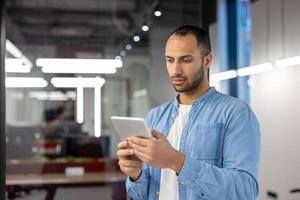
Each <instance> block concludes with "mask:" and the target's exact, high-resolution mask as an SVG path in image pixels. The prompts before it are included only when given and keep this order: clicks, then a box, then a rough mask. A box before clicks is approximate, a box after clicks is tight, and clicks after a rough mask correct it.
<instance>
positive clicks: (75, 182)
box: [6, 172, 126, 200]
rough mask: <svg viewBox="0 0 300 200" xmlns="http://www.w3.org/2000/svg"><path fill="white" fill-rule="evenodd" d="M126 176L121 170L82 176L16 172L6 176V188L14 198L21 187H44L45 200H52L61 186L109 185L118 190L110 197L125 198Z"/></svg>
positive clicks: (10, 197)
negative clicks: (115, 194)
mask: <svg viewBox="0 0 300 200" xmlns="http://www.w3.org/2000/svg"><path fill="white" fill-rule="evenodd" d="M125 180H126V176H125V175H124V174H122V173H121V172H101V173H86V174H85V175H83V176H66V175H65V174H24V175H21V174H18V175H7V176H6V189H7V191H8V193H10V194H11V195H10V196H9V199H15V198H16V197H17V196H16V195H13V194H14V193H15V192H16V190H18V189H20V187H21V188H23V189H24V190H25V191H26V190H28V191H31V190H35V189H44V190H46V191H47V195H46V198H45V199H46V200H53V199H54V197H55V192H56V190H57V188H62V187H89V186H103V185H111V186H115V187H116V186H117V188H115V189H116V190H117V192H118V197H120V198H118V197H112V199H126V191H125Z"/></svg>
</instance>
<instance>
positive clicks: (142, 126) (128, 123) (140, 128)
mask: <svg viewBox="0 0 300 200" xmlns="http://www.w3.org/2000/svg"><path fill="white" fill-rule="evenodd" d="M111 120H112V123H113V125H114V128H115V129H116V131H117V133H118V134H119V136H120V138H121V140H122V141H123V140H126V139H127V138H128V137H130V136H144V137H151V138H152V135H151V133H150V131H149V129H148V128H147V125H146V121H145V120H144V119H143V118H136V117H119V116H112V117H111Z"/></svg>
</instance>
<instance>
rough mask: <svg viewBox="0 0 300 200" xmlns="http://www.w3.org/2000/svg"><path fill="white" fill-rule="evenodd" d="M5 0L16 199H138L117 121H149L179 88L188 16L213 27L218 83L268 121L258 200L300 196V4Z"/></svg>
mask: <svg viewBox="0 0 300 200" xmlns="http://www.w3.org/2000/svg"><path fill="white" fill-rule="evenodd" d="M4 3H5V4H6V6H5V8H3V9H5V12H4V14H2V16H1V21H2V23H4V22H3V21H5V26H6V28H5V29H3V28H1V38H3V37H5V38H6V39H5V44H1V45H2V47H1V54H3V55H4V57H5V59H4V60H2V61H1V62H2V65H1V67H2V70H1V72H4V71H5V74H2V75H1V88H2V90H1V91H4V90H5V93H4V92H3V93H1V97H2V98H1V106H2V108H5V116H2V117H1V120H4V119H5V121H4V126H5V127H4V126H3V123H1V126H2V127H1V135H2V136H3V137H2V138H3V139H4V141H2V144H1V145H2V146H3V145H4V144H5V145H6V147H5V155H6V166H5V168H6V171H5V173H6V174H5V177H6V186H5V188H4V189H5V194H3V195H5V198H6V199H22V200H27V199H28V200H29V199H30V200H42V199H55V200H62V199H64V200H66V199H72V200H73V199H74V200H75V199H84V198H88V199H89V200H93V199H97V200H98V199H128V197H127V196H126V191H125V185H124V184H125V179H126V177H125V176H124V175H123V174H122V173H121V172H120V170H119V168H118V163H117V162H118V160H117V154H116V152H117V144H118V142H120V138H119V137H118V134H117V133H116V131H115V130H114V128H113V125H112V123H111V120H110V117H111V116H131V117H142V118H145V117H146V115H147V112H148V111H149V110H150V109H151V108H153V107H155V106H158V105H160V104H162V103H164V102H165V101H167V100H169V99H171V98H173V97H174V96H175V95H176V93H175V92H174V90H173V88H172V86H171V84H170V83H169V79H168V75H167V71H166V67H165V58H164V45H165V42H166V39H167V37H168V35H169V33H170V32H171V31H172V30H174V29H175V28H177V27H178V26H180V25H182V24H193V25H198V26H201V27H203V28H205V29H206V30H208V31H209V33H210V37H211V42H212V54H213V62H212V64H211V68H210V83H211V86H214V87H216V89H217V90H218V91H220V92H223V93H226V94H230V95H232V96H235V97H237V98H240V99H242V100H244V101H246V102H247V103H248V104H249V105H250V106H251V107H252V109H253V110H254V112H255V114H256V116H257V118H258V120H259V122H260V126H261V163H260V172H259V177H260V178H259V185H260V191H259V195H258V198H257V199H258V200H271V199H279V200H296V199H299V198H300V172H299V169H300V156H299V150H300V148H299V141H300V135H299V133H300V125H299V122H300V121H299V113H300V106H299V102H300V79H299V77H298V75H300V45H299V44H300V38H299V35H300V20H299V19H300V14H299V9H300V1H298V0H212V1H208V0H184V1H183V0H179V1H172V0H144V1H140V0H85V1H80V0H52V1H47V0H7V1H4ZM1 41H2V40H1ZM4 82H5V86H4V84H3V83H4ZM4 87H5V89H4ZM3 161H4V162H5V160H3Z"/></svg>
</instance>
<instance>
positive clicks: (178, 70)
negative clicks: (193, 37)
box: [174, 62, 182, 75]
mask: <svg viewBox="0 0 300 200" xmlns="http://www.w3.org/2000/svg"><path fill="white" fill-rule="evenodd" d="M174 74H175V75H180V74H182V66H181V64H180V63H179V62H175V63H174Z"/></svg>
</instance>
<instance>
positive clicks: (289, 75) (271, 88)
mask: <svg viewBox="0 0 300 200" xmlns="http://www.w3.org/2000/svg"><path fill="white" fill-rule="evenodd" d="M281 3H282V2H281V1H280V0H272V1H269V4H268V3H267V0H259V1H257V2H255V3H254V4H253V6H252V17H253V35H252V40H253V50H252V60H251V62H252V64H258V63H262V62H266V61H275V60H276V59H279V58H281V57H288V56H297V55H300V38H299V35H300V13H299V10H300V1H298V0H283V3H284V12H281V11H282V9H281V8H282V7H281V6H282V4H281ZM267 5H269V11H270V12H269V25H268V24H267V21H268V20H267V14H268V13H267ZM282 15H283V16H284V17H283V18H282ZM282 19H284V23H283V24H282V21H281V20H282ZM268 28H269V31H268ZM268 33H269V34H268ZM283 36H285V37H284V38H283ZM299 77H300V66H296V67H291V68H286V69H281V70H275V71H272V72H268V73H263V74H260V75H255V76H251V79H250V97H251V105H252V107H253V109H254V111H255V113H256V115H257V117H258V119H259V121H260V125H261V133H262V135H261V140H262V160H261V169H260V195H259V199H260V200H266V199H268V198H267V197H266V191H267V190H272V191H276V192H278V194H279V199H281V200H296V199H300V194H294V195H291V194H289V191H290V189H292V188H299V187H300V155H299V150H300V147H299V146H300V118H299V113H300V106H299V103H300V79H299Z"/></svg>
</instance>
